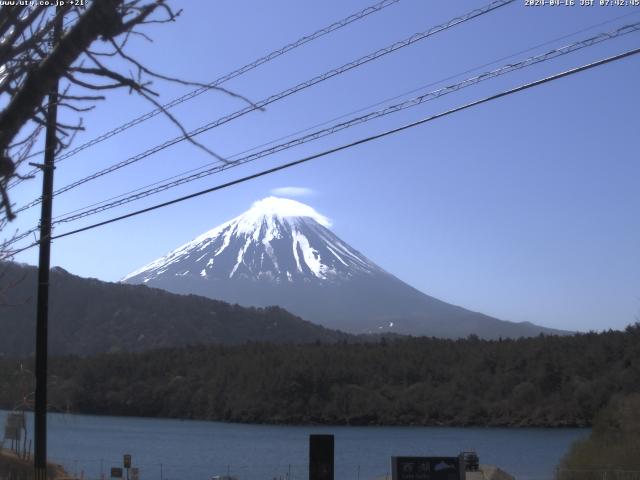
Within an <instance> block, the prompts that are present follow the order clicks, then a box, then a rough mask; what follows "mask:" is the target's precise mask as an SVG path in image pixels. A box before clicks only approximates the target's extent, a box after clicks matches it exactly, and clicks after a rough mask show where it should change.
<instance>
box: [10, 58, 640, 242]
mask: <svg viewBox="0 0 640 480" xmlns="http://www.w3.org/2000/svg"><path fill="white" fill-rule="evenodd" d="M638 53H640V48H636V49H633V50H629V51H626V52H623V53H620V54H617V55H613V56H610V57H607V58H604V59H602V60H598V61H595V62H592V63H588V64H585V65H582V66H580V67H576V68H572V69H570V70H565V71H564V72H560V73H556V74H554V75H551V76H548V77H545V78H542V79H540V80H536V81H533V82H530V83H526V84H523V85H520V86H518V87H515V88H511V89H509V90H505V91H502V92H500V93H497V94H494V95H491V96H488V97H484V98H482V99H480V100H475V101H473V102H469V103H466V104H464V105H461V106H459V107H455V108H452V109H449V110H446V111H444V112H441V113H438V114H435V115H431V116H428V117H426V118H423V119H421V120H417V121H415V122H411V123H408V124H405V125H402V126H400V127H396V128H393V129H391V130H386V131H384V132H381V133H378V134H375V135H371V136H369V137H365V138H362V139H360V140H356V141H354V142H350V143H347V144H344V145H340V146H338V147H334V148H331V149H329V150H325V151H322V152H319V153H316V154H313V155H310V156H307V157H304V158H301V159H299V160H295V161H293V162H289V163H285V164H283V165H279V166H277V167H273V168H270V169H267V170H263V171H261V172H258V173H254V174H252V175H248V176H245V177H242V178H239V179H236V180H233V181H230V182H226V183H223V184H220V185H216V186H214V187H211V188H207V189H205V190H200V191H198V192H195V193H192V194H189V195H185V196H182V197H178V198H175V199H173V200H169V201H167V202H162V203H159V204H156V205H153V206H151V207H147V208H143V209H140V210H136V211H134V212H130V213H127V214H125V215H120V216H118V217H114V218H111V219H109V220H105V221H102V222H98V223H94V224H92V225H88V226H86V227H81V228H78V229H75V230H71V231H68V232H64V233H61V234H60V235H54V236H52V237H51V239H52V240H57V239H59V238H64V237H68V236H70V235H75V234H78V233H81V232H86V231H88V230H93V229H95V228H98V227H101V226H104V225H108V224H111V223H115V222H118V221H121V220H125V219H127V218H131V217H135V216H138V215H141V214H143V213H147V212H150V211H153V210H157V209H160V208H164V207H167V206H169V205H173V204H176V203H180V202H183V201H186V200H189V199H191V198H195V197H199V196H202V195H206V194H207V193H211V192H215V191H218V190H223V189H225V188H228V187H231V186H234V185H238V184H240V183H244V182H247V181H249V180H253V179H256V178H259V177H263V176H266V175H269V174H271V173H275V172H278V171H281V170H285V169H288V168H291V167H294V166H296V165H300V164H303V163H306V162H309V161H311V160H314V159H317V158H320V157H324V156H327V155H330V154H333V153H336V152H339V151H342V150H347V149H349V148H352V147H355V146H357V145H362V144H364V143H369V142H371V141H374V140H378V139H380V138H383V137H387V136H389V135H393V134H396V133H399V132H402V131H404V130H408V129H410V128H413V127H416V126H418V125H422V124H425V123H428V122H431V121H434V120H437V119H439V118H443V117H446V116H449V115H452V114H454V113H457V112H460V111H463V110H467V109H469V108H472V107H476V106H478V105H482V104H484V103H488V102H491V101H494V100H497V99H500V98H502V97H507V96H509V95H513V94H515V93H518V92H522V91H525V90H528V89H531V88H534V87H537V86H540V85H543V84H546V83H549V82H552V81H555V80H559V79H561V78H564V77H568V76H571V75H575V74H577V73H580V72H584V71H586V70H590V69H593V68H596V67H599V66H602V65H605V64H608V63H611V62H615V61H618V60H622V59H624V58H627V57H630V56H632V55H637V54H638ZM38 243H39V242H35V243H33V244H31V245H28V246H26V247H24V248H21V249H19V250H16V251H14V252H13V253H14V254H17V253H20V252H23V251H25V250H28V249H29V248H32V247H33V246H35V245H37V244H38Z"/></svg>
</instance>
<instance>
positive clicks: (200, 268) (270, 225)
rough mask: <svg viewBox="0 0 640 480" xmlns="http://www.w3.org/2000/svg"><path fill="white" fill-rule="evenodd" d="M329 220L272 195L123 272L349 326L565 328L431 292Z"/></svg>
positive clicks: (449, 331) (444, 330)
mask: <svg viewBox="0 0 640 480" xmlns="http://www.w3.org/2000/svg"><path fill="white" fill-rule="evenodd" d="M330 225H331V222H330V221H329V219H328V218H326V217H325V216H323V215H321V214H320V213H318V212H316V211H315V210H314V209H313V208H311V207H310V206H308V205H305V204H303V203H300V202H297V201H295V200H289V199H284V198H277V197H268V198H265V199H263V200H260V201H258V202H255V203H254V204H253V206H252V207H251V208H250V209H249V210H248V211H246V212H245V213H243V214H242V215H240V216H238V217H236V218H234V219H232V220H230V221H228V222H226V223H223V224H222V225H220V226H218V227H216V228H214V229H212V230H210V231H208V232H206V233H204V234H202V235H200V236H199V237H197V238H195V239H194V240H192V241H190V242H188V243H186V244H184V245H182V246H181V247H179V248H177V249H175V250H173V251H172V252H170V253H168V254H167V255H165V256H163V257H161V258H159V259H157V260H155V261H153V262H151V263H149V264H148V265H145V266H144V267H142V268H140V269H138V270H136V271H134V272H132V273H130V274H129V275H127V276H126V277H125V278H124V279H123V280H122V281H123V282H127V283H142V284H146V285H149V286H153V287H158V288H163V289H165V290H168V291H171V292H174V293H182V294H197V295H203V296H207V297H211V298H215V299H220V300H224V301H227V302H232V303H238V304H240V305H244V306H259V307H262V306H269V305H279V306H281V307H283V308H285V309H287V310H289V311H290V312H292V313H294V314H296V315H299V316H301V317H302V318H304V319H305V320H309V321H312V322H315V323H318V324H321V325H323V326H326V327H329V328H334V329H340V330H344V331H347V332H353V333H367V332H387V331H392V332H396V333H403V334H412V335H433V336H440V337H452V338H456V337H465V336H467V335H470V334H476V335H479V336H480V337H485V338H498V337H519V336H529V335H538V334H539V333H542V332H544V333H559V332H555V331H552V330H549V329H545V328H543V327H538V326H535V325H533V324H530V323H512V322H505V321H501V320H498V319H495V318H492V317H489V316H487V315H483V314H481V313H477V312H472V311H469V310H466V309H464V308H461V307H458V306H455V305H450V304H448V303H445V302H442V301H440V300H438V299H436V298H433V297H430V296H428V295H426V294H424V293H422V292H420V291H418V290H416V289H415V288H413V287H411V286H409V285H407V284H406V283H404V282H403V281H401V280H399V279H398V278H396V277H394V276H393V275H391V274H390V273H388V272H386V271H385V270H383V269H382V268H380V267H379V266H377V265H376V264H375V263H373V262H372V261H371V260H369V259H368V258H367V257H365V256H364V255H363V254H362V253H360V252H358V251H357V250H355V249H354V248H353V247H351V246H349V245H348V244H347V243H345V242H344V241H342V240H341V239H340V238H338V237H337V236H336V235H335V234H334V233H333V232H332V231H331V230H330V229H329V227H330ZM400 242H401V239H399V240H398V243H400Z"/></svg>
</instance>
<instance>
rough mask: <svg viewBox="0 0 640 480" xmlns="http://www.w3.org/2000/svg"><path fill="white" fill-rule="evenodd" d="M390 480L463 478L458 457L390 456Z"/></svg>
mask: <svg viewBox="0 0 640 480" xmlns="http://www.w3.org/2000/svg"><path fill="white" fill-rule="evenodd" d="M391 472H392V473H391V478H392V480H464V477H465V469H464V461H463V460H462V459H461V458H460V457H391Z"/></svg>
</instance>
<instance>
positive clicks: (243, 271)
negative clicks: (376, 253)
mask: <svg viewBox="0 0 640 480" xmlns="http://www.w3.org/2000/svg"><path fill="white" fill-rule="evenodd" d="M330 225H331V222H330V221H329V219H328V218H327V217H325V216H323V215H321V214H320V213H318V212H316V211H315V210H314V209H313V208H312V207H310V206H308V205H305V204H304V203H300V202H297V201H295V200H289V199H286V198H278V197H267V198H265V199H263V200H260V201H257V202H255V203H254V204H253V206H252V207H251V208H250V209H249V210H247V211H246V212H245V213H243V214H242V215H240V216H238V217H236V218H234V219H233V220H230V221H228V222H226V223H223V224H222V225H219V226H218V227H216V228H214V229H212V230H209V231H208V232H206V233H204V234H202V235H200V236H199V237H197V238H195V239H194V240H192V241H190V242H189V243H186V244H185V245H182V246H181V247H178V248H177V249H175V250H173V251H172V252H170V253H168V254H167V255H165V256H164V257H162V258H159V259H158V260H155V261H153V262H151V263H150V264H148V265H145V266H144V267H142V268H140V269H138V270H136V271H135V272H132V273H130V274H129V275H127V276H126V277H125V278H124V279H123V281H126V282H132V283H137V282H143V283H148V282H150V281H153V280H156V279H158V278H160V277H163V278H167V277H169V278H170V277H181V278H183V279H184V278H185V277H186V278H189V277H199V278H201V279H205V280H212V279H226V278H229V279H234V278H236V279H245V280H260V279H262V280H269V281H273V282H276V283H279V282H298V281H305V282H309V281H327V282H328V281H333V282H338V281H341V280H344V279H347V278H349V277H351V276H352V275H354V274H355V273H361V274H371V273H373V272H376V271H378V270H379V267H377V266H376V265H375V264H374V263H372V262H371V261H370V260H368V259H367V258H366V257H364V256H363V255H362V254H361V253H359V252H358V251H356V250H354V249H352V248H351V247H350V246H349V245H347V244H346V243H344V242H343V241H341V240H340V239H339V238H338V237H336V236H335V235H334V234H333V233H332V232H331V231H330V230H329V229H328V227H329V226H330Z"/></svg>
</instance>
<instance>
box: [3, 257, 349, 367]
mask: <svg viewBox="0 0 640 480" xmlns="http://www.w3.org/2000/svg"><path fill="white" fill-rule="evenodd" d="M36 285H37V269H36V268H35V267H31V266H28V265H19V264H16V263H8V262H0V332H1V333H0V355H2V354H4V355H9V356H24V355H30V354H32V352H33V351H34V348H35V319H36ZM49 319H50V320H49V352H50V353H51V354H54V355H64V354H76V355H94V354H97V353H103V352H110V351H111V352H116V351H142V350H148V349H153V348H162V347H177V346H184V345H189V344H192V345H193V344H203V345H209V344H213V343H220V344H228V345H233V344H239V343H244V342H247V341H268V342H274V343H278V342H297V343H304V342H314V341H316V340H320V341H323V342H332V341H339V340H342V339H345V338H347V337H348V335H347V334H345V333H342V332H337V331H335V330H329V329H326V328H323V327H320V326H318V325H314V324H312V323H310V322H307V321H305V320H302V319H301V318H299V317H296V316H295V315H292V314H291V313H289V312H287V311H286V310H284V309H282V308H279V307H268V308H245V307H241V306H239V305H230V304H228V303H226V302H219V301H216V300H211V299H209V298H204V297H198V296H196V295H176V294H173V293H169V292H165V291H163V290H158V289H155V288H148V287H145V286H143V285H124V284H120V283H109V282H102V281H100V280H96V279H92V278H82V277H78V276H75V275H71V274H70V273H68V272H66V271H64V270H62V269H60V268H54V269H53V270H52V272H51V292H50V305H49Z"/></svg>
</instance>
